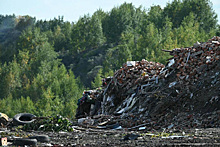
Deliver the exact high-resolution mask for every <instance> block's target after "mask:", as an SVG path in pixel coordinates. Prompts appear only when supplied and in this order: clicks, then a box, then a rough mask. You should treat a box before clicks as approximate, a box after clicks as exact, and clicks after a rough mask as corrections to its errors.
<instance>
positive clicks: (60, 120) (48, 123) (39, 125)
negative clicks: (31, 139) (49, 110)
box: [23, 115, 73, 132]
mask: <svg viewBox="0 0 220 147" xmlns="http://www.w3.org/2000/svg"><path fill="white" fill-rule="evenodd" d="M71 126H72V123H71V121H70V120H69V119H67V118H64V117H63V116H61V115H52V116H50V117H48V118H44V119H41V120H36V121H34V122H33V123H31V124H25V125H24V127H23V129H24V130H37V131H55V132H59V131H68V132H71V131H73V129H72V127H71Z"/></svg>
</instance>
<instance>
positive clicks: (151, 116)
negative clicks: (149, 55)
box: [87, 36, 220, 131]
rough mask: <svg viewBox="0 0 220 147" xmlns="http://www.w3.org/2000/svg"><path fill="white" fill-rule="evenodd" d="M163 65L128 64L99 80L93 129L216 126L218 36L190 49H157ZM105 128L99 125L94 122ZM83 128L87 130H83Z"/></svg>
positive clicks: (219, 114)
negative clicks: (162, 55)
mask: <svg viewBox="0 0 220 147" xmlns="http://www.w3.org/2000/svg"><path fill="white" fill-rule="evenodd" d="M163 51H165V52H169V53H170V55H171V56H173V57H172V58H170V59H169V61H168V63H167V64H166V65H163V64H161V63H156V62H150V61H147V60H142V61H128V62H127V63H126V64H124V65H123V66H122V68H121V69H119V70H117V71H116V72H115V73H114V76H113V77H110V78H108V79H105V80H103V87H102V88H103V90H102V91H101V92H100V93H99V94H98V97H97V98H96V100H97V101H99V102H101V108H100V109H99V110H98V111H97V113H96V114H98V115H95V116H92V117H91V119H93V121H94V124H93V127H96V128H105V129H110V128H109V127H106V126H107V125H109V124H111V125H116V126H120V127H121V128H123V129H127V130H141V131H150V130H164V129H165V130H176V129H178V130H181V129H186V128H211V127H217V128H218V127H219V125H220V101H219V97H220V95H219V91H220V82H219V81H220V76H219V71H220V70H219V69H220V60H219V59H220V37H217V36H215V37H213V38H212V39H210V40H208V41H207V42H200V43H199V42H197V43H196V44H194V46H192V47H186V48H176V49H173V50H163ZM100 123H101V124H103V125H104V126H105V127H103V126H102V127H100V126H99V124H100ZM87 127H88V126H87Z"/></svg>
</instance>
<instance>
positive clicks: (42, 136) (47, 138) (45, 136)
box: [28, 135, 50, 142]
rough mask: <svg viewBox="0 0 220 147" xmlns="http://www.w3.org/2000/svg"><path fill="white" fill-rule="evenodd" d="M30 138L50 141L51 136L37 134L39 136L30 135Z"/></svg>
mask: <svg viewBox="0 0 220 147" xmlns="http://www.w3.org/2000/svg"><path fill="white" fill-rule="evenodd" d="M28 138H30V139H37V141H38V142H49V141H50V137H49V136H48V135H37V136H30V137H28Z"/></svg>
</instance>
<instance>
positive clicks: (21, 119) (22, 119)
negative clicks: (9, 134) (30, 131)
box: [13, 113, 36, 125]
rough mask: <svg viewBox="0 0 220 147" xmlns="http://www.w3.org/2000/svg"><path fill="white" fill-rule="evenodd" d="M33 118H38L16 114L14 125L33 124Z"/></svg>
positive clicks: (27, 114) (28, 114)
mask: <svg viewBox="0 0 220 147" xmlns="http://www.w3.org/2000/svg"><path fill="white" fill-rule="evenodd" d="M33 117H36V116H35V115H33V114H31V113H19V114H16V115H15V116H14V117H13V124H14V125H24V124H29V123H32V122H34V121H35V119H32V118H33Z"/></svg>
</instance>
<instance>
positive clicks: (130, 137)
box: [8, 127, 220, 147]
mask: <svg viewBox="0 0 220 147" xmlns="http://www.w3.org/2000/svg"><path fill="white" fill-rule="evenodd" d="M23 133H25V134H26V135H48V136H49V138H50V141H49V142H47V143H40V142H39V143H38V144H37V146H56V147H58V146H77V147H81V146H99V147H100V146H116V147H117V146H120V147H121V146H123V147H128V146H129V147H130V146H205V147H207V146H220V128H207V129H186V130H169V132H168V133H167V132H166V131H165V132H163V133H162V132H157V131H151V132H148V131H126V130H100V129H85V128H80V127H77V128H76V129H75V130H74V132H59V133H54V132H38V131H34V132H32V131H30V132H23ZM8 146H13V145H12V144H8Z"/></svg>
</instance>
